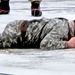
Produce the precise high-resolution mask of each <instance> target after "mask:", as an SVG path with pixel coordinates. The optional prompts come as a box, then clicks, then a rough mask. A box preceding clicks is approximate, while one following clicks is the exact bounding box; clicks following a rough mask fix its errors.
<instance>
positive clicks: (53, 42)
mask: <svg viewBox="0 0 75 75" xmlns="http://www.w3.org/2000/svg"><path fill="white" fill-rule="evenodd" d="M67 40H68V23H66V22H65V23H64V22H61V21H60V22H58V23H57V24H56V25H55V26H54V27H53V29H52V30H51V31H50V32H49V33H48V34H47V35H46V36H45V37H44V38H43V40H42V41H41V43H40V48H41V49H64V48H67Z"/></svg>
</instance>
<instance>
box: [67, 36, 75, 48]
mask: <svg viewBox="0 0 75 75" xmlns="http://www.w3.org/2000/svg"><path fill="white" fill-rule="evenodd" d="M67 47H68V48H75V37H72V38H71V39H70V40H69V41H68V42H67Z"/></svg>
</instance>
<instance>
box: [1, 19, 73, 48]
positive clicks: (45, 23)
mask: <svg viewBox="0 0 75 75" xmlns="http://www.w3.org/2000/svg"><path fill="white" fill-rule="evenodd" d="M28 22H29V25H28V27H27V29H26V31H25V32H24V33H25V34H24V35H21V34H22V33H21V26H22V24H24V23H25V20H19V21H17V20H16V21H14V22H11V23H9V24H8V25H7V26H6V28H5V30H4V31H3V33H2V35H1V37H4V38H3V39H2V47H3V48H4V47H5V48H6V47H9V48H11V47H13V48H19V47H20V48H41V49H64V48H67V46H66V43H67V41H68V40H69V39H70V38H71V37H73V36H74V24H73V22H68V21H67V20H65V19H58V18H52V19H46V18H42V19H39V20H30V21H28ZM19 33H21V34H19Z"/></svg>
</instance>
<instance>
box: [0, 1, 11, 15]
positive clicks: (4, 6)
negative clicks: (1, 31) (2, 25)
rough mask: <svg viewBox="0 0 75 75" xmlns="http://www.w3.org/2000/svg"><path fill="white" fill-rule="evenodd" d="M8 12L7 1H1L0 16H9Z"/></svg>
mask: <svg viewBox="0 0 75 75" xmlns="http://www.w3.org/2000/svg"><path fill="white" fill-rule="evenodd" d="M9 12H10V6H9V0H1V13H0V14H9Z"/></svg>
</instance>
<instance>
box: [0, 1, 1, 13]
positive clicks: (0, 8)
mask: <svg viewBox="0 0 75 75" xmlns="http://www.w3.org/2000/svg"><path fill="white" fill-rule="evenodd" d="M0 13H1V1H0Z"/></svg>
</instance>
